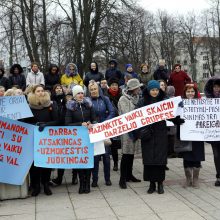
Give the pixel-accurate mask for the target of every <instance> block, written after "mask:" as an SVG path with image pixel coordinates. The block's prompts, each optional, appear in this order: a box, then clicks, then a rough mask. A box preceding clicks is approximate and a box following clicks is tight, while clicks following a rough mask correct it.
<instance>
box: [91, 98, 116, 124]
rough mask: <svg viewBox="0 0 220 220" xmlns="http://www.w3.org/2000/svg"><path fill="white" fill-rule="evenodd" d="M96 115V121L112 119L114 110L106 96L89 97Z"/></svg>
mask: <svg viewBox="0 0 220 220" xmlns="http://www.w3.org/2000/svg"><path fill="white" fill-rule="evenodd" d="M90 99H91V101H92V105H93V108H94V110H95V113H96V121H97V122H99V123H100V122H103V121H106V120H109V119H112V118H114V116H115V110H114V107H113V106H112V104H111V102H110V100H109V98H108V97H107V96H103V95H100V96H99V97H98V98H92V97H90Z"/></svg>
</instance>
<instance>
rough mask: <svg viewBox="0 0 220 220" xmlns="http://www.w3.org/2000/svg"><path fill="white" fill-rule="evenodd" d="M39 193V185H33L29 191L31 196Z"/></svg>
mask: <svg viewBox="0 0 220 220" xmlns="http://www.w3.org/2000/svg"><path fill="white" fill-rule="evenodd" d="M39 193H40V186H36V187H33V191H32V193H31V196H38V195H39Z"/></svg>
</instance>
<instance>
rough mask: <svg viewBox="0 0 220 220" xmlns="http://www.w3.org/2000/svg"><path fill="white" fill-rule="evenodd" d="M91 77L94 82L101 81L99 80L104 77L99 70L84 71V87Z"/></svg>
mask: <svg viewBox="0 0 220 220" xmlns="http://www.w3.org/2000/svg"><path fill="white" fill-rule="evenodd" d="M92 79H93V80H95V81H96V82H101V80H102V79H104V75H103V74H102V73H100V72H93V71H90V72H88V73H86V76H85V79H84V81H83V82H84V85H85V86H86V87H88V85H89V81H90V80H92Z"/></svg>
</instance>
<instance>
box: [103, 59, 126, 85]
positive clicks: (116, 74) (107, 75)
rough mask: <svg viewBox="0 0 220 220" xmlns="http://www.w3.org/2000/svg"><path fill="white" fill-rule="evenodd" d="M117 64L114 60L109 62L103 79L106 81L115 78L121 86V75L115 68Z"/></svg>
mask: <svg viewBox="0 0 220 220" xmlns="http://www.w3.org/2000/svg"><path fill="white" fill-rule="evenodd" d="M117 66H118V62H117V60H115V59H112V60H110V61H109V69H107V70H106V72H105V78H106V80H107V81H108V80H109V79H110V78H116V79H118V81H119V84H120V85H122V84H123V74H122V73H121V71H120V70H119V69H118V68H117Z"/></svg>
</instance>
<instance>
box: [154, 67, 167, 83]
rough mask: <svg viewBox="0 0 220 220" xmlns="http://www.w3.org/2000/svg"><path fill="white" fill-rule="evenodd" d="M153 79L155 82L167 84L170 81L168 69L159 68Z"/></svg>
mask: <svg viewBox="0 0 220 220" xmlns="http://www.w3.org/2000/svg"><path fill="white" fill-rule="evenodd" d="M153 78H154V79H155V80H160V79H162V80H164V81H165V82H167V81H168V78H169V75H168V69H167V68H162V69H160V68H159V67H158V68H157V69H156V70H155V72H154V74H153Z"/></svg>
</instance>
